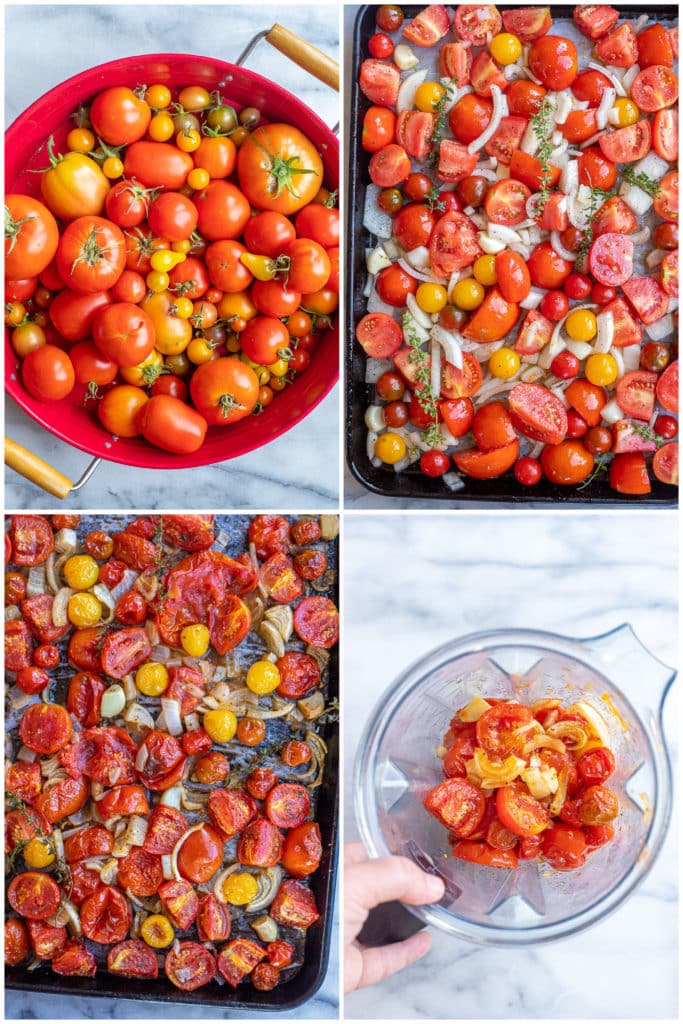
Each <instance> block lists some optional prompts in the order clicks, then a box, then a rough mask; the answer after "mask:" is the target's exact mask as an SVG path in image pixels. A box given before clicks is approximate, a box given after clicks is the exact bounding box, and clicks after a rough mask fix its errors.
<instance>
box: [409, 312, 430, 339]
mask: <svg viewBox="0 0 683 1024" xmlns="http://www.w3.org/2000/svg"><path fill="white" fill-rule="evenodd" d="M403 320H404V323H403V337H404V339H405V343H406V345H407V344H409V341H410V339H409V334H414V335H415V336H416V337H417V339H418V340H419V341H420V343H424V342H425V341H429V331H428V330H427V328H426V327H422V326H421V325H420V324H419V323H418V322H417V320H416V319H415V317H414V316H413V315H412V314H411V313H406V314H405V315H404V317H403ZM430 325H431V321H430Z"/></svg>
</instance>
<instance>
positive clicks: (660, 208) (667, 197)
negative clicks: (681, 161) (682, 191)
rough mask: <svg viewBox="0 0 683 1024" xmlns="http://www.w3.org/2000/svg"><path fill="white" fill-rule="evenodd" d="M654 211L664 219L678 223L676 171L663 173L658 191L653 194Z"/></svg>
mask: <svg viewBox="0 0 683 1024" xmlns="http://www.w3.org/2000/svg"><path fill="white" fill-rule="evenodd" d="M654 205H655V213H657V214H659V216H660V217H663V219H664V220H669V221H672V222H673V223H674V224H677V223H678V171H670V172H669V174H665V175H664V177H663V178H662V180H661V181H660V183H659V192H658V193H657V195H656V196H655V204H654Z"/></svg>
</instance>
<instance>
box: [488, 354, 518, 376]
mask: <svg viewBox="0 0 683 1024" xmlns="http://www.w3.org/2000/svg"><path fill="white" fill-rule="evenodd" d="M519 363H520V360H519V356H518V355H517V353H516V352H515V350H514V349H513V348H499V349H497V350H496V351H495V352H493V353H492V355H491V358H490V359H489V370H490V371H491V373H492V374H493V376H494V377H500V378H501V380H508V378H509V377H514V375H515V374H516V373H517V371H518V370H519Z"/></svg>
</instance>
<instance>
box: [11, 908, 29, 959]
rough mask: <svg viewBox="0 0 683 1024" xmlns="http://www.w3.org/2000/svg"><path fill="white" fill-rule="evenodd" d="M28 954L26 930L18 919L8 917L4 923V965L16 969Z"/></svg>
mask: <svg viewBox="0 0 683 1024" xmlns="http://www.w3.org/2000/svg"><path fill="white" fill-rule="evenodd" d="M29 953H30V945H29V941H28V929H27V927H26V925H25V923H24V922H23V921H22V920H20V918H18V917H10V918H8V919H7V920H6V921H5V964H6V965H7V966H8V967H16V966H17V964H20V963H21V962H22V960H25V959H26V957H27V956H28V955H29Z"/></svg>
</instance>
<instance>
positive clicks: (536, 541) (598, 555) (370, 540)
mask: <svg viewBox="0 0 683 1024" xmlns="http://www.w3.org/2000/svg"><path fill="white" fill-rule="evenodd" d="M653 526H654V523H653V520H652V518H651V516H648V515H645V516H643V515H637V514H629V513H627V514H622V515H619V516H609V515H595V514H575V515H572V516H563V517H562V518H561V519H560V518H558V516H557V515H556V514H555V515H553V514H538V513H531V514H529V513H523V512H517V513H516V514H515V515H514V516H511V517H506V516H504V515H503V516H500V515H498V516H495V515H490V514H489V515H483V514H477V515H476V516H469V515H468V514H467V513H462V512H461V513H459V514H458V515H457V516H452V515H451V516H444V515H438V514H437V515H433V516H427V515H417V514H411V515H403V514H400V513H399V514H396V515H392V516H388V515H383V516H378V515H367V514H347V516H346V522H345V570H344V571H345V585H344V586H345V589H344V595H345V603H344V609H345V619H346V629H345V654H344V658H345V661H344V678H345V691H344V708H345V715H344V720H345V759H346V763H345V779H346V780H347V786H346V791H345V792H346V808H345V811H346V833H345V834H346V840H347V841H349V840H352V839H355V838H357V836H358V831H357V828H356V825H355V821H354V793H353V787H352V785H351V784H350V783H349V781H348V780H350V779H351V778H352V770H353V763H354V760H355V756H356V750H357V746H358V742H359V739H360V735H361V732H362V730H363V728H364V726H365V723H366V721H367V718H368V715H369V714H370V713H371V710H372V708H373V706H374V704H375V703H376V701H377V700H378V699H379V698H380V696H381V694H382V693H383V691H384V690H385V689H386V688H387V687H388V686H389V685H390V684H391V682H392V680H393V679H394V678H395V677H396V676H397V675H398V674H399V673H400V672H401V671H402V670H403V669H405V668H406V667H407V665H408V664H410V663H411V662H413V661H414V660H415V659H416V658H418V657H419V655H420V652H425V653H426V652H427V651H429V650H430V649H432V648H434V647H436V646H438V645H439V644H442V643H444V642H445V641H447V640H449V639H452V638H455V637H457V636H459V635H463V634H466V633H470V632H473V631H479V630H484V629H491V628H496V627H530V626H533V627H535V628H539V629H547V630H549V631H554V632H558V633H564V634H566V635H570V636H578V637H580V636H592V635H596V634H598V633H602V632H605V631H607V630H610V629H612V628H613V627H616V626H618V625H620V624H621V623H623V622H630V623H631V624H632V626H633V627H634V629H635V631H636V633H637V635H638V636H639V637H640V639H641V640H642V642H643V643H644V644H646V645H647V646H648V647H649V648H650V649H651V650H652V651H653V652H654V653H655V654H657V656H658V657H659V658H660V659H661V660H662V661H664V662H665V663H666V664H668V665H675V664H676V660H677V637H676V628H677V569H676V562H675V558H676V556H675V552H676V546H677V543H676V541H677V520H676V516H675V515H674V514H670V513H664V514H663V515H661V516H658V517H657V523H656V529H653ZM646 685H647V681H646V680H643V686H646ZM675 696H676V687H675V686H674V689H673V692H672V693H670V695H669V698H668V702H667V707H666V713H665V722H666V725H667V727H668V733H667V738H668V740H669V742H670V743H672V741H673V742H675V740H676V735H675V733H676V722H677V717H676V710H675V707H674V701H675ZM676 833H677V823H676V815H674V821H673V822H672V825H671V829H670V831H669V834H668V836H667V839H666V841H665V844H664V847H663V849H662V851H661V853H660V856H659V858H658V860H657V861H656V863H655V865H654V867H653V869H652V871H651V873H650V874H649V875H648V876H647V878H646V880H645V881H644V883H643V885H642V886H641V887H640V888H639V889H638V890H637V891H636V892H635V893H634V894H633V895H632V896H631V897H630V898H629V899H628V900H627V902H626V903H625V904H624V905H623V906H622V907H621V908H620V909H619V910H618V911H616V912H615V913H614V914H613V915H612V916H611V917H609V918H608V919H607V920H605V921H604V922H602V923H600V924H597V925H595V926H594V927H593V928H591V929H590V930H588V931H586V932H583V933H582V934H580V935H578V936H576V937H574V938H570V939H567V940H564V941H561V942H556V943H551V944H548V945H545V946H541V947H537V948H534V949H526V950H519V951H517V950H510V949H495V948H485V947H481V946H478V945H474V944H468V943H466V942H464V941H460V940H456V939H453V938H450V937H448V936H446V935H444V934H442V933H438V934H437V933H435V934H434V935H433V946H432V950H431V952H430V953H429V954H428V956H427V957H426V959H425V960H423V961H421V962H419V963H418V964H415V965H414V966H412V967H410V968H408V969H407V970H406V971H404V972H402V973H401V974H399V975H396V976H394V977H393V978H391V979H388V980H387V981H385V982H383V983H382V984H380V985H377V986H375V987H373V988H369V989H364V990H362V991H360V992H356V993H354V994H352V995H351V996H348V997H347V998H346V1001H345V1015H346V1016H347V1017H348V1018H353V1019H358V1018H371V1019H376V1018H410V1019H414V1018H420V1017H436V1018H443V1017H449V1018H451V1019H456V1020H457V1019H471V1018H475V1019H480V1018H504V1019H508V1020H510V1019H518V1018H524V1019H526V1018H532V1019H538V1018H543V1019H546V1020H548V1019H554V1018H567V1017H569V1018H572V1019H573V1018H577V1019H587V1018H597V1019H603V1018H609V1019H618V1018H626V1019H634V1018H641V1019H647V1020H651V1019H662V1018H670V1017H675V1016H676V1007H677V989H676V984H677V979H676V971H677V951H676V946H677V884H676V878H677V848H676Z"/></svg>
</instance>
